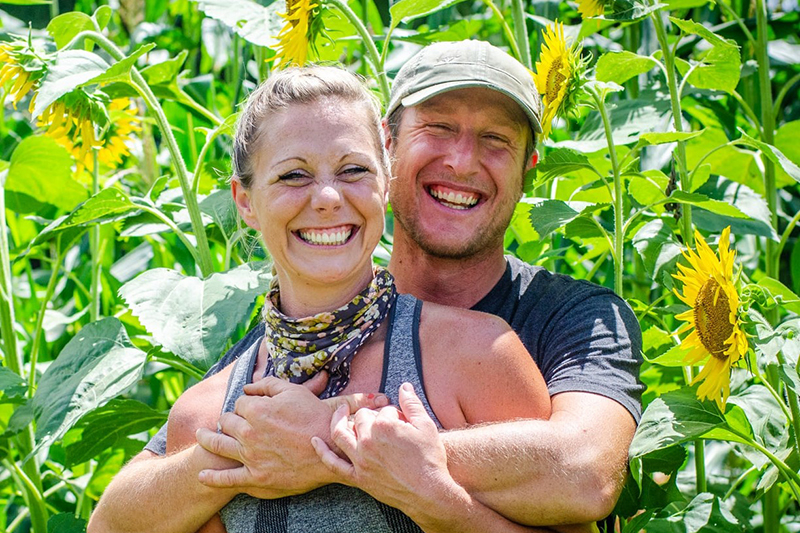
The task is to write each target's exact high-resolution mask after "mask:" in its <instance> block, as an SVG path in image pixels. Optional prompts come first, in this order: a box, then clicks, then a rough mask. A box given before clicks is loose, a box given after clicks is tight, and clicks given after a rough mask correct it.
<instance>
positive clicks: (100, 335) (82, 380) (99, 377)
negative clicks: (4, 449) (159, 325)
mask: <svg viewBox="0 0 800 533" xmlns="http://www.w3.org/2000/svg"><path fill="white" fill-rule="evenodd" d="M145 360H146V354H145V353H144V352H143V351H141V350H139V349H138V348H135V347H134V346H133V344H131V341H130V339H129V338H128V334H127V332H126V331H125V328H124V327H123V326H122V323H121V322H120V321H119V320H118V319H116V318H114V317H108V318H104V319H102V320H99V321H97V322H92V323H91V324H89V325H87V326H85V327H84V328H83V329H81V330H80V331H79V332H78V334H77V335H75V337H73V338H72V340H70V341H69V342H68V343H67V345H66V346H64V349H63V350H61V353H60V354H59V355H58V358H57V359H56V360H55V361H54V362H53V363H52V364H51V365H50V366H49V367H48V368H47V371H46V372H45V373H44V376H42V378H41V380H40V381H39V387H38V389H37V390H36V395H35V396H34V397H33V409H34V414H35V416H36V440H37V442H38V444H37V448H38V447H41V446H42V445H45V444H49V443H51V442H54V441H57V440H59V439H60V438H61V437H63V436H64V434H65V433H66V432H67V431H68V430H69V429H70V428H71V427H72V426H73V424H75V422H77V421H78V420H79V419H80V418H81V417H83V416H84V415H85V414H87V413H89V412H90V411H92V410H94V409H97V408H98V407H101V406H103V405H105V404H106V403H107V402H108V401H109V400H111V399H112V398H115V397H117V396H119V395H120V394H122V393H124V392H126V391H127V390H128V389H129V388H130V387H131V386H133V385H134V384H135V383H136V382H137V381H138V380H139V378H140V377H141V375H142V372H143V370H144V364H145Z"/></svg>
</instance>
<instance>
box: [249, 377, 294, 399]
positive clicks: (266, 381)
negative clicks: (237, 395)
mask: <svg viewBox="0 0 800 533" xmlns="http://www.w3.org/2000/svg"><path fill="white" fill-rule="evenodd" d="M292 387H297V385H295V384H294V383H290V382H288V381H284V380H282V379H280V378H276V377H275V376H267V377H265V378H261V379H259V380H258V381H254V382H253V383H248V384H247V385H245V386H244V393H245V394H247V395H250V396H270V397H272V396H275V395H276V394H280V393H281V392H284V391H286V390H288V389H291V388H292Z"/></svg>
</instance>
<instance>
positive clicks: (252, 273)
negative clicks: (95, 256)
mask: <svg viewBox="0 0 800 533" xmlns="http://www.w3.org/2000/svg"><path fill="white" fill-rule="evenodd" d="M270 279H271V276H270V275H269V274H268V273H267V272H264V271H262V270H259V269H257V268H253V267H252V266H251V265H249V264H245V265H242V266H240V267H238V268H235V269H233V270H229V271H228V272H224V273H218V274H212V275H211V276H210V277H209V278H207V279H205V280H202V279H200V278H197V277H191V276H184V275H182V274H180V273H178V272H176V271H174V270H170V269H166V268H157V269H153V270H148V271H147V272H144V273H143V274H141V275H140V276H138V277H136V278H134V279H133V280H131V281H129V282H128V283H126V284H125V285H123V287H122V288H121V289H120V290H119V293H120V295H121V296H122V298H124V299H125V302H126V303H127V304H128V305H129V306H130V307H131V312H132V313H133V314H134V315H135V316H136V317H137V318H138V319H139V321H140V322H141V323H142V325H143V326H144V327H145V328H147V331H148V332H150V333H151V334H152V335H153V337H154V338H155V340H156V342H158V343H160V344H161V346H163V347H164V348H165V349H166V350H168V351H170V352H172V353H174V354H175V355H177V356H178V357H180V358H182V359H184V360H186V361H189V362H190V363H192V364H193V365H195V366H197V367H200V368H202V369H204V370H205V369H208V368H209V367H210V366H211V365H212V364H214V363H215V362H216V361H217V359H219V356H220V354H221V352H222V350H223V348H224V347H225V345H226V343H227V342H228V340H229V339H230V337H231V335H232V334H233V332H234V331H235V329H236V327H237V326H239V325H240V324H241V323H242V322H243V321H245V320H246V319H247V318H248V315H249V313H250V309H252V306H253V303H254V301H255V299H256V297H257V296H258V295H260V294H263V293H264V292H265V291H266V289H267V287H268V286H269V282H270Z"/></svg>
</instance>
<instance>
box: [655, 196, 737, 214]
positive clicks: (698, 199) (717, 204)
mask: <svg viewBox="0 0 800 533" xmlns="http://www.w3.org/2000/svg"><path fill="white" fill-rule="evenodd" d="M669 197H670V199H672V200H674V201H676V202H678V203H681V204H689V205H693V206H695V207H700V208H702V209H705V210H706V211H711V212H712V213H716V214H718V215H723V216H727V217H734V218H750V217H748V216H747V215H745V214H744V213H742V212H741V211H740V210H739V209H738V208H737V207H735V206H733V205H731V204H729V203H727V202H721V201H719V200H712V199H710V198H709V197H708V196H705V195H703V194H698V193H687V192H683V191H673V193H672V194H671V195H670V196H669Z"/></svg>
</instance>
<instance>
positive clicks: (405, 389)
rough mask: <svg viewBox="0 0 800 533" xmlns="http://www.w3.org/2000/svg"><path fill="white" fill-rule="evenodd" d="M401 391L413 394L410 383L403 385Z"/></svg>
mask: <svg viewBox="0 0 800 533" xmlns="http://www.w3.org/2000/svg"><path fill="white" fill-rule="evenodd" d="M403 390H404V391H406V392H414V386H413V385H412V384H411V383H408V382H406V383H403Z"/></svg>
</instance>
